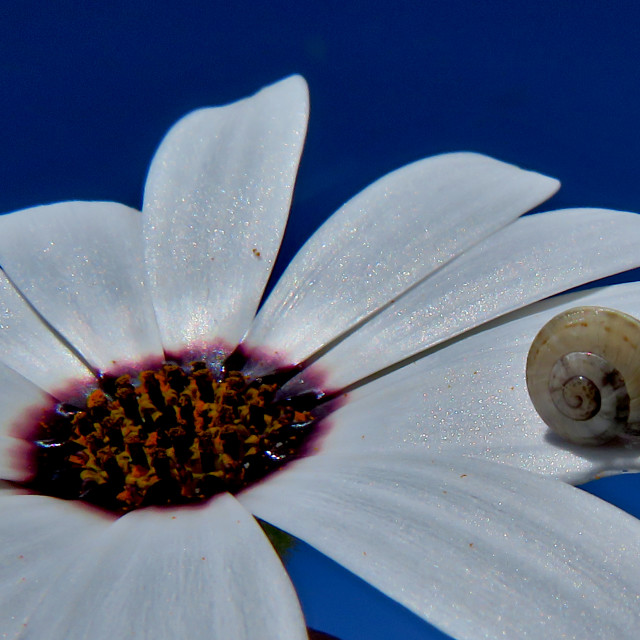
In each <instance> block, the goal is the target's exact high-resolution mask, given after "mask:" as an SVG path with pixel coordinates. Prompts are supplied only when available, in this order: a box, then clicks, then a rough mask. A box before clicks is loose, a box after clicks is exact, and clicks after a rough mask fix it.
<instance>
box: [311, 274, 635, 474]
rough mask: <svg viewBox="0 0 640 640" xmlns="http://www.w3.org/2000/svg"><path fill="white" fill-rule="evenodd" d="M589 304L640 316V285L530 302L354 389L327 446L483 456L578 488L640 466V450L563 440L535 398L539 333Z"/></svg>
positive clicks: (335, 417) (334, 419) (335, 418)
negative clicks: (534, 345) (530, 376)
mask: <svg viewBox="0 0 640 640" xmlns="http://www.w3.org/2000/svg"><path fill="white" fill-rule="evenodd" d="M583 304H584V305H601V306H605V307H613V308H617V309H620V310H622V311H626V312H627V313H630V314H631V315H634V316H637V317H640V285H639V284H638V283H631V284H626V285H617V286H612V287H606V288H603V289H598V290H592V291H587V292H585V291H582V292H579V293H577V294H571V295H567V296H560V297H557V298H553V299H551V300H547V301H544V302H541V303H538V304H536V305H532V306H531V307H529V308H527V309H525V310H523V311H522V312H520V313H519V314H514V317H513V318H512V317H511V316H509V317H507V318H505V319H504V320H505V322H504V323H499V324H498V325H497V326H495V327H493V328H490V329H487V330H485V331H481V332H480V333H477V334H475V335H471V336H467V337H463V338H462V339H461V340H460V341H458V342H455V343H454V344H452V345H450V346H447V347H446V348H443V349H440V350H438V351H435V352H434V353H431V354H429V355H427V356H425V357H424V358H422V359H420V360H418V361H416V362H414V363H412V364H410V365H408V366H406V367H404V368H402V369H399V370H397V371H395V372H393V373H391V374H389V375H387V376H384V377H382V378H379V379H377V380H374V381H373V382H371V383H369V384H367V385H365V386H363V387H361V388H359V389H356V390H355V391H353V392H351V393H350V394H348V398H347V403H346V405H345V406H343V407H342V408H340V409H338V410H337V411H336V412H335V413H333V414H331V415H330V416H329V418H328V422H327V424H328V425H330V427H331V428H330V429H328V431H327V435H326V438H325V439H324V440H323V441H322V443H321V445H320V446H321V448H322V450H323V451H326V452H330V451H370V450H376V449H377V450H384V451H389V450H392V449H395V448H398V447H400V448H401V447H404V446H409V447H413V446H419V447H425V448H426V450H427V451H428V454H429V455H430V456H435V457H437V456H439V455H441V454H444V453H456V454H459V455H471V456H476V457H482V458H487V459H489V460H495V461H498V462H504V463H507V464H509V465H512V466H516V467H521V468H525V469H528V470H530V471H535V472H537V473H541V474H544V475H549V476H553V477H555V478H558V479H561V480H564V481H566V482H571V483H573V484H578V483H581V482H585V481H587V480H590V479H593V478H594V477H597V476H599V475H608V474H611V473H614V472H618V473H619V472H621V471H623V470H625V471H632V470H635V471H640V450H638V448H637V447H634V446H629V445H626V446H625V445H624V444H621V443H614V444H610V445H606V446H602V447H586V446H578V445H573V444H570V443H568V442H565V441H564V440H562V439H560V438H559V437H558V436H556V435H555V434H553V433H552V432H551V431H550V430H549V429H548V427H547V426H546V425H545V424H544V423H543V422H542V420H541V419H540V417H539V415H538V413H537V412H536V410H535V409H534V407H533V405H532V404H531V400H530V399H529V394H528V393H527V386H526V381H525V365H526V359H527V353H528V351H529V347H530V346H531V342H532V341H533V338H534V337H535V335H536V334H537V332H538V331H539V330H540V328H541V327H542V326H543V325H544V324H545V323H546V322H548V321H549V320H550V319H551V318H552V317H553V316H554V315H556V314H557V313H560V312H561V311H563V310H564V309H568V308H571V307H575V306H579V305H583ZM523 314H524V315H523ZM521 316H522V317H521Z"/></svg>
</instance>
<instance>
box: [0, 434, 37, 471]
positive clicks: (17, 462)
mask: <svg viewBox="0 0 640 640" xmlns="http://www.w3.org/2000/svg"><path fill="white" fill-rule="evenodd" d="M32 453H33V446H31V445H30V444H29V443H28V442H26V441H24V440H20V439H18V438H12V437H11V436H5V435H0V478H2V479H4V480H10V481H12V482H25V481H26V480H28V479H29V478H30V477H31V473H30V471H29V468H28V466H27V464H28V461H29V460H30V459H31V455H32Z"/></svg>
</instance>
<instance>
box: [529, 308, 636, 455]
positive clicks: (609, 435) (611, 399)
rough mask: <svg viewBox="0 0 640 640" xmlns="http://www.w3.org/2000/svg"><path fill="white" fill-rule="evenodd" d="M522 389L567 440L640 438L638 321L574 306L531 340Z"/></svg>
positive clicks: (592, 441)
mask: <svg viewBox="0 0 640 640" xmlns="http://www.w3.org/2000/svg"><path fill="white" fill-rule="evenodd" d="M527 387H528V390H529V395H530V396H531V401H532V402H533V405H534V407H535V408H536V411H537V412H538V413H539V414H540V417H541V418H542V419H543V420H544V421H545V422H546V424H547V425H548V426H549V427H550V428H551V429H552V430H553V431H555V432H556V433H557V434H558V435H560V436H561V437H563V438H564V439H565V440H568V441H569V442H573V443H574V444H581V445H598V444H603V443H605V442H608V441H609V440H612V439H613V438H616V437H618V436H627V437H633V436H639V435H640V321H638V320H636V318H633V317H632V316H630V315H628V314H626V313H623V312H621V311H616V310H614V309H607V308H605V307H576V308H573V309H569V310H568V311H565V312H563V313H561V314H559V315H557V316H555V317H554V318H553V319H552V320H550V321H549V322H548V323H547V324H546V325H545V326H544V327H542V329H541V330H540V331H539V333H538V335H537V336H536V337H535V339H534V340H533V343H532V345H531V348H530V350H529V356H528V358H527Z"/></svg>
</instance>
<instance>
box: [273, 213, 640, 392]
mask: <svg viewBox="0 0 640 640" xmlns="http://www.w3.org/2000/svg"><path fill="white" fill-rule="evenodd" d="M639 244H640V216H639V215H637V214H634V213H623V212H618V211H607V210H598V209H570V210H564V211H557V212H550V213H544V214H539V215H535V216H527V217H525V218H522V219H521V220H518V221H516V222H515V223H514V224H512V225H509V226H508V227H506V228H505V229H503V230H501V231H500V232H498V233H496V234H494V235H492V236H491V237H489V238H487V239H486V240H485V241H483V242H482V243H480V244H478V245H477V246H475V247H473V248H472V249H470V250H469V251H467V252H465V253H464V254H463V255H461V256H459V257H458V258H457V259H456V260H454V261H452V262H451V263H449V264H448V265H447V266H446V267H444V268H443V269H441V270H440V271H438V272H437V273H435V274H434V275H433V276H431V277H430V278H428V279H427V280H425V281H424V282H422V283H421V284H420V285H419V286H417V287H415V288H414V289H413V290H411V291H410V292H409V293H407V295H406V296H403V297H402V298H401V299H400V300H398V302H397V303H395V304H393V305H391V306H390V307H388V308H387V309H385V310H384V311H383V312H382V313H380V314H379V315H378V316H376V317H375V318H373V319H372V320H371V321H370V322H368V323H367V324H366V325H364V326H363V327H361V328H360V329H359V330H357V331H355V332H354V333H352V334H351V335H349V336H348V337H347V338H346V339H345V340H344V341H343V342H341V343H340V344H338V345H337V346H336V347H335V348H333V349H331V350H330V351H328V352H327V353H326V354H325V355H324V356H323V357H322V358H320V359H319V360H318V361H317V363H316V364H315V365H313V366H312V367H311V368H310V371H311V373H312V375H311V377H310V382H307V381H306V380H305V378H308V377H309V374H308V372H303V373H301V374H300V375H299V376H298V377H297V378H295V379H293V380H292V381H290V383H289V384H288V385H287V387H285V389H283V393H289V394H292V395H293V394H294V393H300V392H303V391H307V390H309V389H310V388H313V387H314V376H313V371H314V368H316V369H317V370H319V371H322V374H323V376H324V378H323V380H322V384H323V388H324V390H327V389H341V388H344V387H345V386H347V385H349V384H352V383H354V382H356V381H357V380H360V379H363V378H366V377H367V376H369V375H371V374H374V373H376V372H377V371H380V370H382V369H384V368H386V367H388V366H391V365H393V364H395V363H397V362H399V361H400V360H402V359H404V358H407V357H410V356H412V355H414V354H416V353H419V352H421V351H424V350H425V349H428V348H429V347H433V346H434V345H437V344H439V343H441V342H443V341H445V340H448V339H450V338H452V337H454V336H456V335H459V334H460V333H462V332H464V331H466V330H468V329H472V328H474V327H477V326H478V325H481V324H482V323H484V322H487V321H489V320H492V319H494V318H496V317H498V316H500V315H502V314H504V313H507V312H509V311H512V310H514V309H517V308H519V307H523V306H525V305H527V304H530V303H532V302H535V301H536V300H540V299H542V298H546V297H547V296H550V295H553V294H555V293H559V292H561V291H565V290H567V289H570V288H572V287H575V286H577V285H580V284H583V283H585V282H589V281H591V280H596V279H598V278H601V277H604V276H608V275H611V274H614V273H617V272H620V271H625V270H626V269H630V268H632V267H636V266H638V265H640V254H639V253H638V251H637V249H636V247H637V246H638V245H639ZM585 247H592V249H591V251H590V253H589V257H588V259H585V255H584V254H585Z"/></svg>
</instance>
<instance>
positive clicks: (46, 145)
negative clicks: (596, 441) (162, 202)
mask: <svg viewBox="0 0 640 640" xmlns="http://www.w3.org/2000/svg"><path fill="white" fill-rule="evenodd" d="M180 4H182V3H180ZM180 4H179V3H177V2H175V3H171V2H155V3H139V2H138V3H137V2H132V1H131V0H130V1H129V2H126V3H125V2H119V1H110V2H108V3H94V2H91V3H89V2H87V3H81V2H68V1H59V2H44V1H43V2H28V1H21V2H16V3H9V2H4V3H2V6H1V7H0V122H1V123H2V126H1V127H0V211H11V210H15V209H18V208H22V207H26V206H31V205H34V204H41V203H47V202H52V201H57V200H69V199H89V200H101V199H104V200H116V201H120V202H124V203H126V204H128V205H131V206H136V207H139V205H140V202H141V195H142V187H143V183H144V178H145V173H146V169H147V166H148V163H149V160H150V158H151V156H152V154H153V151H154V149H155V147H156V146H157V144H158V142H159V141H160V139H161V137H162V135H163V134H164V132H165V131H166V130H167V129H168V128H169V127H170V126H171V124H172V123H173V122H174V121H176V120H177V119H178V118H179V117H180V116H182V115H183V114H184V113H186V112H187V111H190V110H191V109H194V108H196V107H200V106H208V105H216V104H221V103H225V102H229V101H232V100H234V99H237V98H240V97H244V96H245V95H248V94H250V93H253V92H254V91H256V90H257V89H258V88H260V87H262V86H263V85H265V84H268V83H270V82H272V81H275V80H277V79H279V78H281V77H283V76H285V75H288V74H290V73H293V72H298V73H302V74H303V75H304V76H305V77H306V78H307V80H308V82H309V85H310V89H311V105H312V106H311V122H310V127H309V135H308V138H307V145H306V149H305V154H304V158H303V162H302V167H301V170H300V174H299V180H298V186H297V190H296V196H295V201H294V206H293V212H292V219H291V223H290V226H289V228H288V231H287V235H286V238H285V243H284V246H283V251H282V258H283V261H282V262H281V263H280V265H282V264H283V263H286V261H287V260H288V259H289V258H290V257H291V255H293V253H294V252H295V251H296V250H297V249H298V248H299V246H300V245H301V243H302V242H303V241H304V240H305V239H306V238H307V237H308V236H309V235H310V234H311V232H312V231H313V230H314V229H315V228H316V227H317V226H318V225H319V224H320V223H321V222H322V221H323V220H324V219H325V218H326V217H327V216H328V215H329V214H330V213H331V212H332V211H333V210H335V209H336V208H337V207H338V206H339V205H340V204H341V203H342V202H344V201H345V200H346V199H348V198H349V197H350V196H352V195H353V194H355V193H356V192H357V191H359V190H360V189H361V188H363V187H364V186H366V185H367V184H368V183H370V182H371V181H373V180H374V179H376V178H378V177H379V176H381V175H382V174H384V173H386V172H387V171H390V170H392V169H394V168H396V167H398V166H400V165H402V164H405V163H407V162H410V161H412V160H416V159H418V158H420V157H423V156H427V155H431V154H434V153H438V152H442V151H451V150H462V149H470V150H476V151H481V152H484V153H487V154H490V155H493V156H496V157H498V158H500V159H503V160H506V161H510V162H514V163H516V164H519V165H522V166H524V167H527V168H532V169H536V170H539V171H541V172H545V173H548V174H550V175H553V176H555V177H558V178H560V179H561V180H562V182H563V185H564V186H563V189H562V190H561V192H560V194H559V195H558V196H556V197H555V198H554V199H553V201H552V202H551V205H550V207H552V208H560V207H567V206H584V205H588V206H600V207H609V208H617V209H626V210H633V211H640V181H639V180H638V157H639V156H640V139H639V137H638V123H637V113H638V99H639V97H640V96H639V90H638V88H639V87H640V82H639V80H640V78H639V75H640V71H639V65H638V60H639V59H640V56H639V54H640V50H639V49H640V44H639V43H640V39H638V38H637V28H636V25H637V24H638V18H639V17H640V15H639V14H638V10H637V9H635V8H634V7H635V3H631V2H630V3H625V2H616V3H605V2H591V3H588V4H587V3H582V2H564V3H558V2H546V1H544V0H543V1H540V2H536V3H531V2H521V1H511V2H494V1H487V0H483V1H482V2H480V1H477V2H473V1H466V2H464V1H459V0H447V2H442V1H438V2H429V1H427V2H415V3H403V2H393V3H392V2H388V3H387V2H367V3H364V2H362V3H352V2H349V1H347V0H342V1H340V2H333V1H328V2H322V3H315V4H314V5H311V4H309V5H307V4H305V3H303V2H300V1H299V2H295V3H294V2H292V3H285V2H278V1H275V2H269V3H260V2H252V3H249V2H243V1H236V2H225V3H223V2H190V3H185V4H186V6H180ZM312 7H313V8H312ZM588 258H589V256H588V255H585V260H588ZM278 269H279V270H281V266H280V267H279V268H278ZM589 488H590V490H592V491H594V492H600V493H601V494H602V495H603V496H604V497H605V498H606V499H608V500H610V501H612V502H614V503H617V504H619V505H620V506H622V507H624V508H626V509H627V510H629V511H630V512H631V513H634V515H636V516H638V515H640V500H639V499H638V498H637V497H635V496H638V495H640V491H639V490H638V489H639V488H640V484H639V481H638V479H637V478H636V477H631V476H627V477H623V478H617V479H609V480H604V481H599V482H598V483H592V484H591V485H590V487H589ZM289 568H290V571H291V573H292V576H293V578H294V581H295V583H296V586H297V588H298V590H299V593H300V596H301V599H302V602H303V605H304V608H305V611H306V614H307V617H308V621H309V624H310V625H312V626H314V627H316V628H321V629H323V630H325V631H328V632H331V633H334V634H336V635H338V636H340V637H341V638H342V640H350V639H356V638H369V639H372V640H375V639H378V638H381V639H388V638H395V637H399V638H405V639H408V640H411V639H415V638H432V637H445V636H442V635H441V634H439V632H437V631H435V630H431V629H430V627H428V625H425V623H423V622H422V621H420V620H418V619H417V618H414V617H413V616H412V615H410V614H408V613H407V612H406V611H404V610H402V609H401V608H399V607H397V606H396V605H395V604H393V603H391V602H390V601H388V600H387V599H386V598H384V597H383V596H381V595H380V594H378V593H377V592H375V591H374V590H373V589H371V588H370V587H368V586H366V585H364V584H363V583H361V582H360V581H359V580H357V579H355V578H353V577H351V576H350V575H349V574H347V572H345V571H344V570H342V569H341V568H339V567H337V566H335V565H333V564H332V563H330V562H328V561H326V560H325V559H322V558H321V557H320V556H319V555H318V554H316V553H315V552H314V551H313V550H311V549H309V548H307V547H306V546H304V545H301V546H300V547H299V548H298V549H297V551H296V552H295V553H293V555H292V556H291V559H290V561H289Z"/></svg>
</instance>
